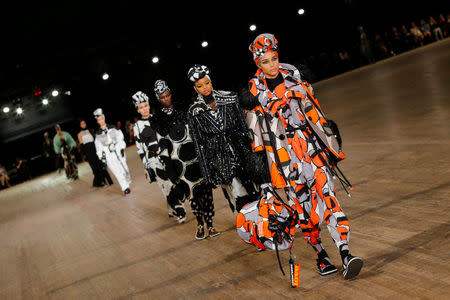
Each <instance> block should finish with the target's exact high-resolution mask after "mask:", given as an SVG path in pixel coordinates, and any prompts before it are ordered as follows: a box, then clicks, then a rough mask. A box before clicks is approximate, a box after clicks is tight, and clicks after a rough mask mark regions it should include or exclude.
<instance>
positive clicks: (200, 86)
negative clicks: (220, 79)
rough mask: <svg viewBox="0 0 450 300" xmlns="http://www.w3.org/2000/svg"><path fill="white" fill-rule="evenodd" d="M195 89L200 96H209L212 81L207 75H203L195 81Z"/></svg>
mask: <svg viewBox="0 0 450 300" xmlns="http://www.w3.org/2000/svg"><path fill="white" fill-rule="evenodd" d="M194 87H195V90H196V91H197V93H199V94H200V95H202V96H209V95H211V92H212V89H213V87H212V83H211V80H209V78H208V77H206V76H205V77H203V78H202V79H199V80H197V81H196V82H195V86H194Z"/></svg>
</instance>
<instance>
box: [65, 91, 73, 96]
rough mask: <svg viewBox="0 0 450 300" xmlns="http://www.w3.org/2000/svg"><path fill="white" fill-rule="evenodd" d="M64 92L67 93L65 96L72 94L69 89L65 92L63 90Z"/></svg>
mask: <svg viewBox="0 0 450 300" xmlns="http://www.w3.org/2000/svg"><path fill="white" fill-rule="evenodd" d="M64 94H65V95H67V96H70V95H72V93H71V92H70V91H67V92H65V93H64Z"/></svg>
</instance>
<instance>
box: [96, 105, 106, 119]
mask: <svg viewBox="0 0 450 300" xmlns="http://www.w3.org/2000/svg"><path fill="white" fill-rule="evenodd" d="M94 117H95V118H96V119H97V118H98V117H105V115H104V114H103V110H102V109H101V108H97V109H96V110H94Z"/></svg>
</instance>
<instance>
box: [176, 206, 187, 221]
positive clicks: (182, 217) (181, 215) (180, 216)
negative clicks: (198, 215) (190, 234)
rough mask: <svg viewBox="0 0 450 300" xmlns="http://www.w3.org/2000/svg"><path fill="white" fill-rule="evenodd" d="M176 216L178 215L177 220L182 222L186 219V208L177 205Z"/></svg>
mask: <svg viewBox="0 0 450 300" xmlns="http://www.w3.org/2000/svg"><path fill="white" fill-rule="evenodd" d="M175 217H177V221H178V223H180V224H181V223H183V222H184V221H186V211H185V210H184V208H181V207H177V208H176V209H175Z"/></svg>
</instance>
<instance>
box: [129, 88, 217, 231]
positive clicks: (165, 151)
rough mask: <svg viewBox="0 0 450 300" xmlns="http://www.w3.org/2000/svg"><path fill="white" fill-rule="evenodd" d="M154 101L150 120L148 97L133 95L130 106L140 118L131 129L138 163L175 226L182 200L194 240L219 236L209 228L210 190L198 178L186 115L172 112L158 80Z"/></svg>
mask: <svg viewBox="0 0 450 300" xmlns="http://www.w3.org/2000/svg"><path fill="white" fill-rule="evenodd" d="M154 91H155V95H156V98H157V99H158V101H159V102H160V104H161V106H162V108H161V109H159V110H158V111H157V112H156V113H155V114H154V115H153V116H152V117H150V111H149V109H150V107H149V104H148V100H149V99H148V96H147V95H145V94H144V93H142V92H137V93H136V94H135V95H133V100H134V104H135V106H136V108H137V110H138V112H139V113H140V114H141V120H138V122H136V124H135V126H134V132H135V138H136V145H137V148H138V149H137V150H138V153H139V155H140V157H141V158H142V162H143V164H144V166H145V168H146V169H147V172H148V173H150V174H151V176H149V178H150V181H156V182H157V184H158V185H159V187H160V188H161V191H162V192H163V194H164V196H165V197H166V199H167V204H168V209H169V216H170V215H174V216H176V217H177V218H178V221H179V222H183V221H184V220H185V215H186V210H185V208H184V203H185V201H186V200H188V201H189V204H190V205H191V210H192V213H193V214H194V215H195V217H196V219H197V223H198V226H197V231H196V234H195V237H196V238H197V239H203V238H205V237H206V230H205V225H206V228H207V229H208V234H209V236H210V237H213V236H216V235H218V234H219V233H218V232H217V231H216V230H215V228H214V227H213V218H214V204H213V198H212V190H211V188H209V187H208V186H207V185H206V184H205V182H204V180H203V177H202V175H201V171H200V168H199V163H198V159H197V155H196V153H195V148H194V145H193V142H192V138H191V136H190V134H189V128H188V126H187V123H186V115H185V114H184V113H183V112H182V111H179V110H176V109H174V107H173V104H172V93H171V90H170V89H169V87H168V86H167V84H166V83H165V82H164V81H162V80H158V81H157V82H156V83H155V85H154Z"/></svg>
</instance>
